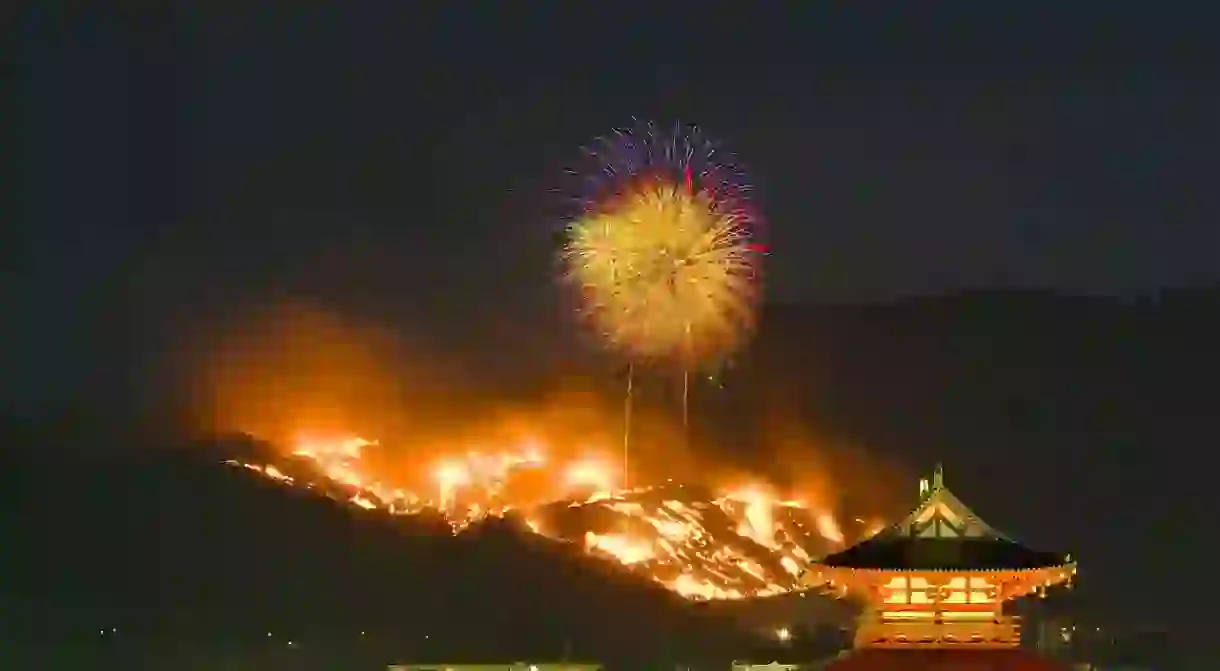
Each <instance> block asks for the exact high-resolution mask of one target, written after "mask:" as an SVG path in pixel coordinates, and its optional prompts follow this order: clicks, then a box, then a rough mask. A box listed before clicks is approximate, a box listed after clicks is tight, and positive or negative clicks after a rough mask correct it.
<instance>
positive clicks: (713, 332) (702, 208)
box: [564, 182, 757, 369]
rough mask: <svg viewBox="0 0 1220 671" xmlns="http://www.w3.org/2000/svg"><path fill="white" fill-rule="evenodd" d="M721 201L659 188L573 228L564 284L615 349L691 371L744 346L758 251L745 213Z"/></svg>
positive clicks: (671, 187) (624, 199) (749, 327)
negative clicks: (576, 289)
mask: <svg viewBox="0 0 1220 671" xmlns="http://www.w3.org/2000/svg"><path fill="white" fill-rule="evenodd" d="M718 205H721V203H718V202H717V200H716V199H715V198H713V197H712V195H711V194H709V193H708V192H706V191H694V190H692V189H689V188H683V187H680V186H677V185H674V184H668V183H663V182H661V183H653V184H648V185H646V186H644V187H642V188H638V189H635V190H632V191H631V192H629V193H628V194H626V195H624V196H622V197H620V198H618V199H617V200H616V201H615V202H613V203H611V204H610V205H609V206H608V207H603V208H600V209H598V210H597V211H594V212H590V213H589V214H587V215H586V216H584V217H583V218H581V219H579V220H577V221H575V222H574V223H573V224H572V225H571V226H570V228H569V241H568V245H567V247H566V249H565V253H564V260H565V264H566V274H567V278H568V280H569V281H570V282H572V283H573V284H575V285H576V286H578V287H580V289H581V290H582V292H583V295H584V298H585V312H586V315H587V316H588V318H589V319H590V320H591V322H592V324H593V326H594V328H596V329H597V331H598V332H599V333H600V334H601V335H602V336H603V337H604V338H605V339H606V341H607V342H608V343H609V344H610V345H611V347H612V348H614V349H616V350H618V351H620V352H621V353H623V354H625V355H626V356H627V357H629V358H630V359H631V360H633V361H635V360H642V361H670V362H675V363H678V364H680V365H681V366H682V367H683V368H684V369H691V368H697V367H701V366H711V365H715V364H716V363H718V362H720V361H721V360H723V358H724V357H726V356H728V355H729V354H731V353H732V352H733V351H734V350H736V349H737V348H738V347H740V345H741V344H742V342H743V341H744V340H745V338H746V337H747V336H748V334H749V333H750V331H751V330H752V328H753V325H754V306H755V302H756V300H755V299H756V297H757V292H756V287H755V275H756V272H755V271H756V254H755V248H754V246H753V245H752V244H751V240H750V235H749V234H750V229H749V224H750V222H749V220H748V217H747V216H746V215H745V214H744V213H743V212H741V211H740V210H737V209H732V208H727V207H720V206H718Z"/></svg>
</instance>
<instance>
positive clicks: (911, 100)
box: [3, 3, 1220, 397]
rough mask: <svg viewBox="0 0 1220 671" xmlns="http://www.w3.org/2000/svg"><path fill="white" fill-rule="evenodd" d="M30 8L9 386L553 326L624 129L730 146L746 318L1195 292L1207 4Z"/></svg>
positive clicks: (1205, 254)
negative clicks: (585, 208) (408, 326)
mask: <svg viewBox="0 0 1220 671" xmlns="http://www.w3.org/2000/svg"><path fill="white" fill-rule="evenodd" d="M68 4H69V3H64V5H63V6H67V5H68ZM40 6H41V9H38V10H34V9H30V10H28V11H25V12H24V14H23V21H22V22H21V23H20V24H19V26H20V27H19V32H18V34H17V39H16V40H15V41H14V44H15V45H16V49H15V51H14V53H15V55H14V56H12V62H11V64H10V66H9V67H8V68H7V75H6V79H5V87H6V88H7V89H9V93H8V94H7V95H9V96H10V98H11V99H12V100H15V101H16V103H17V104H16V105H14V107H13V109H14V111H15V118H16V119H17V124H16V125H15V127H16V128H18V129H20V130H19V132H18V133H16V135H15V146H16V148H17V151H16V152H15V153H14V154H12V155H13V156H16V157H17V161H16V162H15V165H16V166H17V170H16V171H15V174H16V176H17V181H16V182H15V184H16V185H17V188H16V190H15V192H16V196H17V201H16V208H15V210H14V211H15V213H16V215H15V216H6V220H7V225H6V226H5V231H4V233H3V236H4V244H3V254H4V258H5V275H6V277H7V280H6V281H5V282H4V283H3V285H4V288H3V291H4V302H5V304H6V308H5V312H6V315H7V317H6V323H7V324H9V326H8V327H6V334H5V336H4V338H5V340H6V343H5V347H4V348H3V349H4V351H5V357H4V360H5V362H6V363H5V365H6V368H8V369H9V370H10V372H9V373H7V374H6V375H5V376H4V377H5V383H4V385H5V388H6V391H7V392H9V394H10V395H12V392H14V391H16V392H18V393H17V396H18V397H21V396H27V395H34V396H47V395H51V396H54V395H55V394H56V393H58V391H57V390H63V389H66V388H73V387H75V386H79V385H80V384H81V383H82V380H81V379H80V378H81V377H82V374H81V373H80V371H82V370H86V369H89V368H90V367H91V366H94V361H93V359H98V358H107V354H106V352H107V347H108V346H109V345H100V344H95V345H91V346H87V347H82V346H80V345H81V343H79V342H73V341H71V340H69V338H70V336H69V334H72V333H80V332H82V331H90V332H93V333H95V334H98V335H96V336H95V337H94V338H92V340H99V341H106V342H120V341H123V340H125V339H127V338H128V336H129V335H130V333H129V331H131V330H140V331H145V330H147V326H148V325H149V324H154V325H155V324H159V323H164V322H165V321H166V320H167V316H166V315H168V314H169V313H171V312H172V313H174V314H178V315H179V316H181V314H182V313H184V312H185V313H189V312H190V311H191V310H196V309H202V308H201V306H206V305H216V304H224V303H232V302H234V301H238V300H244V301H247V302H252V301H257V300H259V297H260V296H265V295H270V294H273V293H281V294H293V295H307V296H310V297H312V298H315V299H317V300H320V301H322V302H325V303H327V304H334V305H342V307H343V309H344V310H348V311H352V310H354V311H360V312H368V313H371V314H374V315H375V316H376V318H377V319H379V320H382V321H389V322H391V323H393V322H395V321H402V320H407V321H411V323H412V324H413V329H414V330H415V331H435V332H442V333H447V332H449V330H453V329H456V330H462V329H465V328H466V327H467V326H468V325H469V324H470V323H471V320H472V319H473V320H476V321H477V320H484V321H486V320H519V319H521V318H522V317H529V318H543V319H547V320H551V322H553V323H556V324H559V323H561V321H562V318H556V317H555V313H556V312H557V309H556V308H557V306H556V303H557V298H556V296H555V293H556V292H555V290H554V286H553V283H552V282H551V276H552V274H553V262H552V261H551V258H552V254H553V251H554V249H555V245H556V242H557V240H556V236H555V229H556V225H557V220H558V218H559V216H560V214H561V213H562V212H563V207H564V203H563V199H562V198H561V197H559V196H558V195H556V194H555V193H554V189H555V187H557V186H559V185H560V182H561V179H560V178H561V175H562V172H563V169H564V167H565V166H567V165H570V164H571V163H573V162H574V161H575V160H576V159H577V158H578V154H579V148H580V147H581V145H582V144H585V143H587V142H588V141H589V140H590V139H591V138H593V137H594V136H597V135H600V134H604V133H606V132H608V131H609V130H610V129H612V128H613V127H616V126H625V125H629V124H630V123H631V121H632V118H633V117H639V118H643V119H657V120H660V121H665V122H668V121H673V120H680V121H682V122H686V123H695V124H699V125H701V126H703V127H704V128H706V129H707V131H708V132H709V133H710V134H712V135H713V136H715V137H717V138H719V139H720V140H721V141H722V142H723V143H724V144H725V145H726V146H727V147H728V148H729V149H732V150H734V151H735V153H736V154H738V155H739V156H740V157H741V159H742V161H743V162H744V163H745V164H746V165H747V167H748V169H749V171H750V174H751V177H752V180H753V181H754V183H755V184H756V185H757V190H758V196H759V198H760V201H761V204H762V207H763V208H764V211H765V213H766V216H767V219H768V221H769V229H768V230H769V238H770V242H771V248H772V250H773V253H772V256H771V258H770V259H769V265H768V270H767V291H768V298H769V300H771V301H777V302H785V303H802V302H827V301H831V302H859V301H866V302H867V301H872V300H879V299H887V298H890V297H895V296H904V295H923V294H929V293H943V292H948V291H952V290H955V289H960V288H979V287H984V288H985V287H997V286H999V287H1014V286H1015V287H1050V288H1058V289H1061V290H1064V291H1068V292H1090V293H1105V294H1112V293H1138V292H1143V291H1149V290H1155V289H1157V288H1160V287H1164V286H1178V285H1184V284H1200V283H1210V282H1213V281H1215V280H1216V279H1217V274H1216V273H1217V271H1216V264H1215V255H1216V252H1215V250H1216V249H1217V243H1220V229H1217V228H1216V227H1215V226H1213V225H1212V223H1213V221H1214V220H1215V218H1216V216H1217V214H1218V210H1220V197H1218V196H1216V195H1215V193H1214V192H1213V193H1209V190H1210V188H1209V186H1210V180H1211V176H1212V175H1213V174H1214V173H1215V171H1216V165H1215V161H1216V158H1215V157H1216V156H1217V155H1220V152H1218V151H1217V150H1218V149H1220V132H1218V131H1217V130H1216V125H1215V121H1214V120H1215V119H1216V118H1220V98H1218V97H1217V94H1216V91H1215V86H1214V82H1215V77H1216V74H1217V70H1216V63H1217V62H1220V61H1218V60H1217V58H1216V56H1217V55H1218V54H1217V47H1216V46H1215V45H1214V43H1213V41H1212V40H1210V38H1209V37H1208V32H1207V28H1206V26H1208V25H1210V22H1209V17H1208V15H1207V14H1206V12H1205V10H1199V11H1198V12H1196V14H1195V15H1193V16H1190V15H1185V14H1175V13H1174V12H1169V11H1164V10H1159V11H1158V12H1156V13H1154V14H1151V15H1149V14H1147V13H1145V12H1141V11H1138V8H1136V7H1135V6H1128V5H1118V6H1115V5H1107V6H1106V8H1105V11H1104V12H1094V11H1091V10H1089V9H1088V8H1086V7H1085V6H1083V5H1082V6H1081V8H1080V9H1078V10H1056V11H1054V12H1050V13H1048V12H1044V11H1041V10H1034V9H1028V10H1025V9H1023V10H1021V11H1013V10H1009V11H1000V10H996V9H995V8H992V7H974V8H969V9H967V8H964V7H962V6H952V9H951V8H950V7H951V5H943V6H938V8H937V9H927V8H923V9H920V10H918V11H916V10H905V11H888V12H882V11H864V10H855V9H853V10H851V11H847V10H844V11H813V10H810V9H808V8H806V9H803V10H801V11H800V12H797V13H795V14H788V13H782V12H779V11H778V10H776V9H768V8H765V7H761V6H760V7H755V8H752V9H751V10H750V12H749V14H748V15H734V14H733V13H730V12H726V11H722V10H721V9H718V8H715V7H710V6H709V7H704V8H702V9H700V10H699V11H695V12H692V11H690V8H683V7H678V8H672V9H671V8H667V7H657V6H655V5H654V6H649V7H648V8H647V9H646V10H645V9H643V8H642V6H640V9H632V5H631V4H630V3H628V4H627V5H622V4H616V5H615V6H614V8H613V9H609V8H607V9H604V10H593V9H587V8H584V9H578V8H574V7H568V8H567V9H558V7H559V5H558V4H549V5H547V6H548V7H549V9H546V10H536V11H531V12H529V13H528V16H527V15H525V13H522V12H516V11H510V10H507V9H501V10H493V9H489V8H486V7H484V8H482V9H479V10H475V9H473V5H471V4H467V3H456V4H454V3H446V4H445V5H444V9H441V4H439V3H434V4H431V5H428V4H427V3H412V4H410V5H402V4H398V3H374V4H367V3H366V4H365V5H363V6H361V7H359V8H355V7H345V8H342V9H341V8H339V6H338V5H337V4H334V3H308V4H307V5H305V6H302V8H299V9H294V10H289V9H287V7H288V5H286V4H283V5H276V7H277V9H269V8H267V7H265V6H264V7H262V8H260V9H237V8H236V6H233V8H227V6H226V8H225V9H220V8H218V7H210V6H209V5H208V3H177V5H176V11H174V12H169V11H167V10H162V11H161V12H160V13H157V12H148V11H136V10H134V9H133V10H132V11H129V12H126V13H123V12H120V11H118V10H114V11H101V10H96V9H95V10H91V11H85V10H81V9H79V7H78V9H77V10H76V11H69V10H67V9H62V8H61V9H59V10H56V9H55V7H56V6H57V5H56V4H55V3H51V4H49V5H46V4H42V3H40ZM551 322H547V323H551ZM419 323H425V324H426V326H424V327H420V326H419ZM103 331H105V332H106V333H107V334H108V335H102V334H101V333H102V332H103ZM84 377H88V375H84Z"/></svg>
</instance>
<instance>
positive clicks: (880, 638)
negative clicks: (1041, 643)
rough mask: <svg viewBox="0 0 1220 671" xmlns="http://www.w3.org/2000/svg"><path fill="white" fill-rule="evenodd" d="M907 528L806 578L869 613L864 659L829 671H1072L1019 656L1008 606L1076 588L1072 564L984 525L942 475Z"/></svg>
mask: <svg viewBox="0 0 1220 671" xmlns="http://www.w3.org/2000/svg"><path fill="white" fill-rule="evenodd" d="M919 494H920V503H919V507H917V508H916V509H915V510H914V511H913V512H912V513H911V514H910V515H908V516H907V517H906V518H905V519H903V520H902V521H901V522H899V523H898V524H895V525H894V526H892V527H889V528H888V529H886V530H884V531H882V532H880V533H878V534H876V535H875V536H872V537H871V538H868V539H866V540H864V541H861V542H860V543H858V544H856V545H854V546H852V547H850V548H848V549H846V550H843V551H842V552H839V553H837V554H833V555H830V556H827V557H825V558H824V559H822V560H821V561H820V562H818V563H816V564H814V565H813V566H812V567H810V569H809V570H808V572H807V573H806V574H805V581H806V583H807V584H809V585H810V586H821V587H823V589H826V590H828V591H829V592H831V593H834V594H837V595H838V596H840V597H843V598H848V599H853V600H856V601H858V602H861V603H862V605H863V606H864V612H863V615H862V616H861V618H860V621H859V624H858V626H857V629H856V635H855V650H854V651H853V652H851V653H849V654H847V655H844V656H843V657H841V658H839V659H838V660H835V661H833V662H831V663H830V664H829V665H828V666H826V667H825V668H826V669H827V671H866V670H869V669H903V670H905V671H918V670H920V669H941V670H945V671H949V670H961V671H965V670H966V669H969V670H970V671H988V670H997V671H999V670H1011V671H1017V670H1023V669H1029V670H1036V669H1064V668H1066V667H1063V666H1062V665H1060V664H1057V663H1054V662H1051V661H1049V660H1045V659H1042V658H1040V657H1038V656H1037V655H1035V654H1034V653H1032V652H1030V651H1028V650H1026V649H1024V648H1020V647H1018V644H1019V643H1020V640H1021V628H1020V622H1019V618H1017V617H1016V616H1012V615H1005V614H1004V612H1003V606H1004V603H1005V602H1007V601H1009V600H1010V599H1015V598H1018V597H1022V596H1026V595H1031V594H1036V595H1041V596H1045V595H1046V590H1047V589H1049V588H1050V587H1052V586H1055V585H1058V584H1061V583H1069V584H1070V582H1071V580H1072V579H1073V577H1074V576H1075V574H1076V564H1075V562H1074V561H1073V559H1072V557H1071V556H1070V555H1067V556H1065V555H1058V554H1053V553H1047V552H1038V551H1035V550H1031V549H1029V548H1027V547H1025V546H1023V545H1021V544H1019V543H1017V542H1016V541H1014V540H1012V539H1010V538H1008V537H1007V536H1005V535H1003V534H1001V533H1000V532H998V531H996V530H995V529H993V528H991V527H990V526H988V525H987V523H985V522H983V521H982V520H981V519H979V517H978V516H977V515H975V514H974V512H972V511H971V510H970V509H969V508H967V507H966V505H965V504H963V503H962V502H961V501H960V500H959V499H958V498H957V497H956V496H954V495H953V493H952V492H950V491H949V489H948V488H947V487H945V482H944V473H943V472H942V470H941V469H940V468H939V467H938V468H937V469H936V473H935V476H934V477H933V479H932V482H931V483H929V482H928V481H927V480H921V481H920V492H919Z"/></svg>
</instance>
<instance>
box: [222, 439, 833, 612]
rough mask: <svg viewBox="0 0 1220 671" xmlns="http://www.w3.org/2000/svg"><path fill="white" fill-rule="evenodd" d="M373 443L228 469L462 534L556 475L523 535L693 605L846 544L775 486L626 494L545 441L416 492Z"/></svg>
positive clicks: (779, 577) (468, 465)
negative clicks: (385, 471)
mask: <svg viewBox="0 0 1220 671" xmlns="http://www.w3.org/2000/svg"><path fill="white" fill-rule="evenodd" d="M375 445H376V443H374V442H371V441H366V440H363V439H360V438H350V439H346V440H340V441H330V442H328V441H300V442H299V444H298V446H297V448H296V449H295V450H293V452H292V455H291V457H290V458H289V459H286V460H285V461H284V462H283V463H277V464H255V463H247V462H239V461H229V462H228V463H229V464H231V465H234V466H239V467H243V468H247V469H250V470H251V471H254V472H256V473H258V474H260V475H262V476H264V477H267V478H270V479H272V480H275V481H277V482H280V483H283V484H285V485H289V486H303V487H311V488H314V489H317V490H319V491H322V492H325V493H326V494H327V495H329V496H331V497H333V498H336V499H341V500H345V501H347V502H349V503H351V504H352V505H355V506H358V507H360V508H364V509H366V510H377V511H383V512H386V513H389V514H396V515H410V514H416V513H420V512H424V511H426V510H431V511H436V512H440V513H442V514H443V515H444V516H445V518H446V519H447V520H448V521H449V524H450V526H451V527H452V528H453V531H454V533H461V532H462V531H464V530H465V529H466V528H468V527H469V526H470V525H472V524H474V523H477V522H479V521H480V520H483V519H486V518H488V517H503V516H504V515H505V514H506V513H507V512H509V511H510V510H512V509H513V508H514V505H513V501H512V500H511V499H510V496H509V494H510V492H511V490H510V485H511V484H512V482H511V481H512V479H513V477H514V476H517V475H523V474H524V472H525V471H533V472H536V473H539V474H540V475H541V476H542V477H547V476H548V474H550V473H552V472H554V473H557V476H556V477H554V478H548V479H549V481H550V482H551V483H552V485H551V486H552V487H553V488H554V491H552V492H550V495H549V496H547V497H542V498H539V499H535V500H534V501H529V502H525V503H524V504H522V505H519V506H518V507H519V508H520V509H521V510H523V511H524V513H525V514H523V515H522V517H521V520H522V526H523V528H524V529H527V530H529V531H531V532H533V533H536V534H539V535H541V536H544V537H547V538H551V539H554V540H556V541H562V542H570V543H574V544H579V545H581V546H582V547H583V548H584V549H585V550H586V551H587V552H589V553H590V554H592V555H595V556H599V557H604V558H607V559H610V560H613V561H616V562H617V563H619V564H621V565H623V566H625V567H628V568H629V569H630V570H632V571H635V572H638V573H640V574H642V575H644V576H647V577H648V578H650V579H652V580H654V581H656V582H658V583H660V584H662V585H664V586H665V587H667V588H668V589H670V590H672V591H674V592H675V593H677V594H680V595H682V596H684V597H686V598H690V599H742V598H749V597H760V596H769V595H774V594H782V593H785V592H789V591H793V590H797V589H801V588H802V587H801V583H800V580H799V578H800V576H801V574H802V572H803V571H804V569H805V567H806V566H808V565H809V564H810V563H811V561H812V560H813V558H814V557H815V556H818V555H821V554H823V553H826V552H830V551H833V550H835V549H838V548H839V547H841V546H842V544H843V543H844V534H843V532H842V530H841V529H840V527H839V524H838V523H837V521H836V520H835V518H834V516H833V515H832V514H831V512H830V511H827V510H815V509H810V508H809V507H807V506H805V505H804V504H802V503H800V502H796V501H784V500H781V499H779V498H778V497H777V496H776V494H775V493H774V492H773V491H772V490H771V489H770V488H768V487H765V486H760V485H752V486H747V487H741V488H737V489H734V490H731V491H729V492H727V493H722V494H720V495H716V494H709V493H706V492H701V491H700V490H699V489H698V488H696V487H685V486H681V485H666V486H663V487H641V488H636V489H632V490H624V491H616V489H615V488H616V486H617V482H618V475H619V474H618V472H617V470H616V469H615V468H614V467H613V466H611V465H610V463H609V462H607V461H605V460H602V459H599V458H597V457H596V456H588V457H585V458H581V459H577V460H573V461H568V462H564V463H559V464H549V463H548V461H547V459H546V450H545V449H544V446H542V445H539V444H537V443H534V442H527V443H526V444H524V445H522V446H520V448H519V449H515V450H498V451H494V452H490V451H470V452H467V453H465V454H464V455H457V456H453V457H450V458H447V459H444V460H442V461H439V462H437V463H436V464H434V465H433V467H432V469H431V471H430V473H431V478H430V479H429V480H428V482H429V483H430V485H428V487H430V489H431V491H420V492H418V493H416V492H411V491H408V490H406V489H403V488H399V487H395V486H390V485H387V484H384V483H382V482H381V481H380V480H378V479H377V478H374V477H372V476H371V475H370V474H369V471H370V470H371V469H370V468H369V466H368V464H367V462H366V461H365V460H364V459H363V456H364V454H363V450H364V448H367V447H372V446H375ZM552 468H553V470H552ZM538 500H542V501H544V502H543V503H536V502H535V501H538ZM518 503H521V502H518Z"/></svg>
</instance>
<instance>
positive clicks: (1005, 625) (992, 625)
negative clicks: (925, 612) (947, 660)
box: [856, 614, 1021, 648]
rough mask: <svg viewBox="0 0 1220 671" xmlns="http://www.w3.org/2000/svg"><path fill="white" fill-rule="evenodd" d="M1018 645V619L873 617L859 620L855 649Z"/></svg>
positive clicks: (1019, 629)
mask: <svg viewBox="0 0 1220 671" xmlns="http://www.w3.org/2000/svg"><path fill="white" fill-rule="evenodd" d="M1020 642H1021V624H1020V618H1017V617H1011V616H1000V617H996V618H989V619H986V620H977V621H971V620H965V621H963V620H956V619H951V620H945V619H940V618H935V617H930V618H928V619H926V620H908V619H902V620H892V619H885V618H883V617H880V616H877V615H875V614H873V615H867V616H865V617H864V618H861V620H860V622H859V625H858V626H857V628H856V646H857V647H871V648H910V647H923V648H929V647H930V648H1011V647H1015V646H1016V645H1018V644H1019V643H1020Z"/></svg>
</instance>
